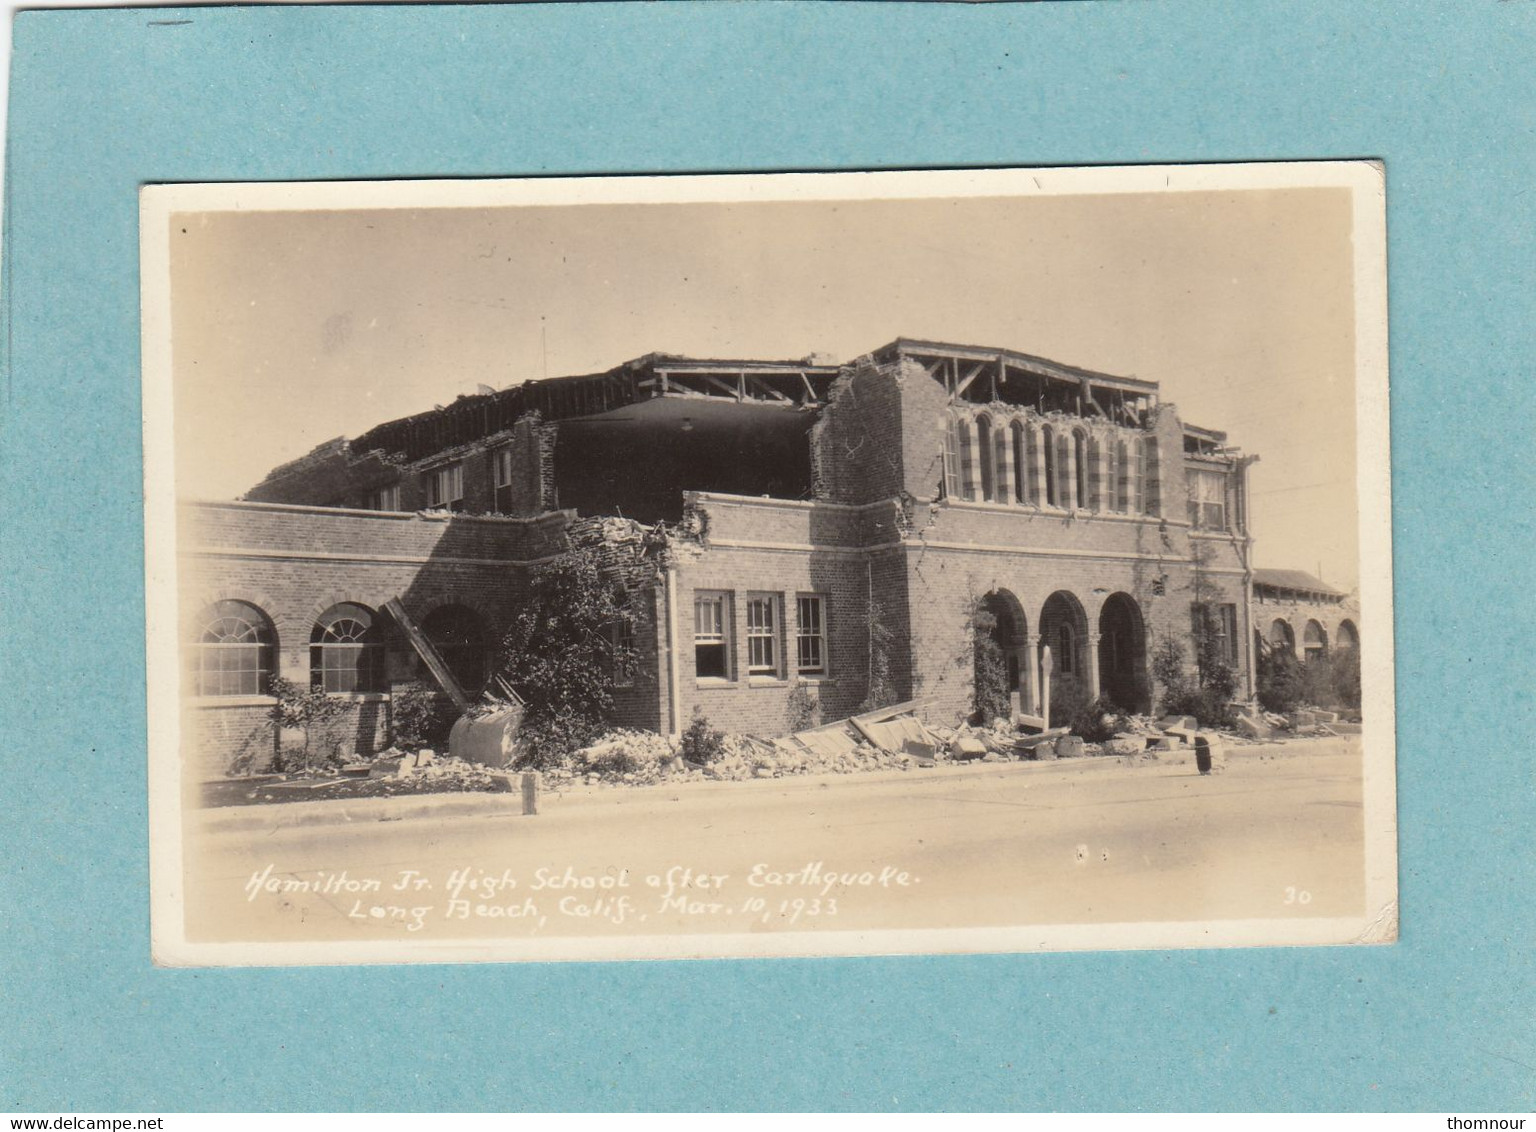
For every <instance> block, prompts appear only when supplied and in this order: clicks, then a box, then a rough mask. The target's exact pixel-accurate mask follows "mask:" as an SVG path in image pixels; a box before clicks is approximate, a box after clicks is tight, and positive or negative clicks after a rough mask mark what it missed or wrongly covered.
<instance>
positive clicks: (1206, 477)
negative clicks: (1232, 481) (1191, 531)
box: [1187, 468, 1227, 531]
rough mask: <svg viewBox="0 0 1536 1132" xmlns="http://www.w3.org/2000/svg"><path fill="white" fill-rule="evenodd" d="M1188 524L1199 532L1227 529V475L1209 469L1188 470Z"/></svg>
mask: <svg viewBox="0 0 1536 1132" xmlns="http://www.w3.org/2000/svg"><path fill="white" fill-rule="evenodd" d="M1187 478H1188V481H1189V524H1190V526H1192V527H1196V528H1198V529H1200V530H1206V531H1224V530H1226V529H1227V474H1226V473H1225V472H1219V471H1213V470H1211V469H1209V468H1190V469H1189V470H1188V477H1187Z"/></svg>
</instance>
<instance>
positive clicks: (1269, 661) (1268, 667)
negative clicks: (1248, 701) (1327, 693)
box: [1258, 648, 1306, 713]
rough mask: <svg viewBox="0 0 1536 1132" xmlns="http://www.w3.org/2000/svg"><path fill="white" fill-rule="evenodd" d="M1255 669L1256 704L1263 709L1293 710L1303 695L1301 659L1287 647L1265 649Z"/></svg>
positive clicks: (1304, 693)
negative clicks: (1256, 679)
mask: <svg viewBox="0 0 1536 1132" xmlns="http://www.w3.org/2000/svg"><path fill="white" fill-rule="evenodd" d="M1258 669H1259V671H1258V677H1259V688H1258V691H1259V703H1260V704H1262V705H1263V707H1264V710H1265V711H1273V712H1281V713H1283V712H1288V711H1294V710H1296V707H1297V705H1299V704H1300V703H1301V701H1302V700H1303V699H1305V698H1306V690H1305V687H1304V679H1303V677H1304V673H1303V672H1302V668H1301V661H1299V660H1297V659H1296V654H1295V653H1293V652H1291V651H1290V650H1289V649H1285V648H1273V649H1266V650H1265V652H1264V654H1263V655H1262V656H1260V657H1259V664H1258Z"/></svg>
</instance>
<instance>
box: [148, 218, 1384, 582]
mask: <svg viewBox="0 0 1536 1132" xmlns="http://www.w3.org/2000/svg"><path fill="white" fill-rule="evenodd" d="M171 220H172V223H171V248H170V263H171V276H170V282H171V291H170V294H171V322H172V371H173V395H174V402H175V410H174V412H175V436H176V449H177V451H176V474H177V481H178V483H177V489H178V493H179V494H181V495H183V496H187V497H192V498H209V499H219V498H232V497H234V496H236V495H238V494H240V493H242V492H244V491H246V490H248V489H249V488H251V487H252V486H254V485H255V484H256V483H257V482H259V481H260V480H261V478H262V476H263V475H264V474H265V473H266V472H267V470H268V469H270V468H271V467H273V466H274V465H276V464H279V463H282V462H284V461H286V460H291V459H294V458H296V457H298V456H301V455H303V454H304V453H305V452H307V451H309V450H310V449H311V448H313V447H314V446H315V445H316V444H318V443H320V442H322V441H325V440H327V439H330V438H332V437H336V436H342V435H345V436H357V435H359V434H360V433H362V432H364V431H366V430H367V429H368V428H370V427H372V426H373V425H375V424H378V423H381V422H383V421H387V420H391V419H394V418H396V417H401V416H406V415H409V414H412V413H416V412H421V411H423V410H427V409H430V408H432V407H433V406H434V405H443V404H447V403H448V402H450V401H452V400H453V398H454V397H455V396H457V395H458V394H460V393H473V392H475V390H476V388H477V386H480V385H487V386H491V387H493V388H503V387H506V386H508V385H512V384H515V383H517V382H520V381H524V380H528V379H530V378H538V377H543V376H559V375H562V374H571V373H592V372H599V371H602V370H606V369H608V368H610V367H612V366H613V365H615V364H617V363H619V362H622V361H625V360H627V359H629V358H634V357H638V356H639V355H642V354H646V353H650V352H653V351H661V352H667V353H675V354H684V355H691V356H696V357H722V358H766V359H782V358H800V357H805V356H807V355H811V354H821V355H826V356H828V357H830V358H832V359H835V360H839V361H842V360H848V359H851V358H854V357H856V356H858V355H860V354H864V353H867V352H869V351H872V350H874V349H875V348H877V347H879V346H881V345H884V344H885V343H887V342H889V341H891V340H892V339H894V338H897V337H903V336H904V337H911V338H929V339H937V340H940V341H946V342H956V343H966V344H972V345H981V346H989V347H1000V348H1010V349H1016V350H1020V351H1023V352H1025V353H1030V354H1036V355H1043V356H1045V357H1049V358H1053V359H1055V360H1057V361H1061V362H1066V363H1069V364H1073V365H1079V366H1085V367H1088V368H1090V369H1096V370H1100V371H1103V372H1106V373H1111V374H1119V375H1124V376H1134V377H1140V378H1145V379H1150V380H1154V381H1157V382H1159V383H1160V384H1161V390H1162V392H1161V397H1162V400H1163V401H1164V402H1165V403H1166V402H1173V403H1175V404H1177V406H1178V408H1179V412H1180V415H1181V416H1182V417H1183V419H1184V420H1185V421H1186V422H1189V423H1194V424H1198V425H1201V426H1204V427H1207V428H1215V429H1221V430H1224V431H1226V432H1227V433H1228V434H1229V438H1230V442H1231V443H1233V444H1235V445H1238V446H1240V447H1241V448H1242V449H1243V450H1244V451H1245V452H1248V453H1254V454H1257V455H1258V456H1259V457H1260V462H1259V463H1258V464H1257V465H1255V466H1254V467H1253V469H1252V471H1251V485H1252V495H1251V498H1252V511H1253V515H1252V528H1253V533H1254V534H1255V536H1256V540H1257V541H1256V546H1255V552H1254V561H1255V563H1256V564H1257V565H1260V566H1274V567H1287V568H1294V569H1303V570H1307V571H1310V572H1313V573H1318V572H1321V575H1322V577H1323V578H1324V579H1325V580H1326V581H1328V582H1329V583H1331V584H1333V585H1335V586H1338V587H1340V588H1342V589H1350V588H1352V587H1353V586H1354V585H1355V584H1356V582H1357V579H1358V570H1359V567H1358V558H1359V553H1358V523H1357V513H1356V498H1355V494H1356V493H1355V486H1354V485H1355V450H1356V445H1355V408H1354V406H1355V393H1354V367H1355V309H1356V307H1355V297H1354V292H1353V286H1354V284H1353V278H1354V276H1353V272H1354V266H1353V259H1352V205H1351V199H1350V195H1349V192H1348V190H1346V189H1341V188H1286V189H1257V190H1237V191H1217V192H1173V193H1125V194H1103V193H1100V194H1078V195H1060V196H1043V197H1041V196H1030V197H978V198H958V199H951V198H934V199H920V200H910V199H909V200H843V201H831V202H829V201H777V202H765V201H753V202H738V203H674V204H661V203H646V204H582V205H564V206H529V205H518V206H508V207H476V208H428V209H419V208H396V209H369V210H356V211H336V210H328V211H324V210H308V211H265V212H262V211H214V212H196V213H177V214H174V215H173V216H172V218H171Z"/></svg>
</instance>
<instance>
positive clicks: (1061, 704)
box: [1039, 590, 1090, 727]
mask: <svg viewBox="0 0 1536 1132" xmlns="http://www.w3.org/2000/svg"><path fill="white" fill-rule="evenodd" d="M1047 649H1049V650H1050V651H1049V656H1050V663H1049V664H1047V663H1046V650H1047ZM1087 649H1088V615H1087V613H1085V612H1084V611H1083V603H1082V602H1080V601H1078V600H1077V598H1076V596H1075V595H1073V594H1072V593H1070V592H1068V591H1067V590H1057V591H1056V592H1055V593H1053V594H1052V595H1051V596H1050V597H1048V598H1046V599H1045V605H1044V606H1043V607H1041V610H1040V656H1039V664H1040V682H1039V687H1040V688H1041V698H1042V699H1044V700H1045V701H1046V709H1047V712H1046V714H1047V720H1048V722H1049V724H1050V726H1052V727H1057V726H1061V725H1062V724H1064V723H1065V722H1066V719H1067V717H1068V716H1069V715H1070V714H1071V712H1072V711H1073V709H1075V708H1076V707H1077V706H1078V705H1079V704H1080V703H1082V702H1083V701H1084V700H1086V699H1089V698H1090V694H1089V692H1090V687H1089V686H1090V681H1089V678H1088V672H1087V666H1088V655H1087ZM1047 680H1048V681H1049V684H1050V691H1049V694H1048V695H1047V693H1046V692H1045V686H1046V682H1047Z"/></svg>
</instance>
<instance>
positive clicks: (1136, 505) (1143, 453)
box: [1125, 436, 1152, 515]
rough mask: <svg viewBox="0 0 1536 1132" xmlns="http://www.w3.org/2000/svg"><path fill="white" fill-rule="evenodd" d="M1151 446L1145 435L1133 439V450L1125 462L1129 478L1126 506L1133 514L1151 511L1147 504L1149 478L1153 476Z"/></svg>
mask: <svg viewBox="0 0 1536 1132" xmlns="http://www.w3.org/2000/svg"><path fill="white" fill-rule="evenodd" d="M1151 459H1152V457H1151V446H1150V445H1149V444H1148V443H1147V442H1146V439H1145V438H1144V437H1140V436H1138V437H1137V438H1136V439H1135V440H1133V441H1131V450H1130V455H1129V457H1128V459H1127V460H1126V462H1125V472H1126V480H1127V489H1128V490H1127V491H1126V497H1125V502H1126V507H1127V508H1129V509H1130V512H1131V514H1133V515H1145V514H1148V513H1150V512H1151V508H1150V507H1149V506H1147V480H1148V479H1149V478H1150V477H1151Z"/></svg>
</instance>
